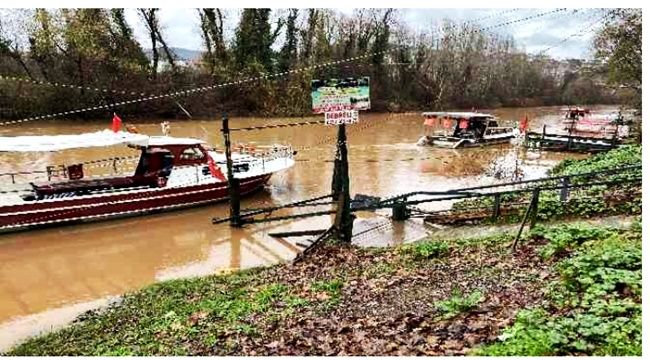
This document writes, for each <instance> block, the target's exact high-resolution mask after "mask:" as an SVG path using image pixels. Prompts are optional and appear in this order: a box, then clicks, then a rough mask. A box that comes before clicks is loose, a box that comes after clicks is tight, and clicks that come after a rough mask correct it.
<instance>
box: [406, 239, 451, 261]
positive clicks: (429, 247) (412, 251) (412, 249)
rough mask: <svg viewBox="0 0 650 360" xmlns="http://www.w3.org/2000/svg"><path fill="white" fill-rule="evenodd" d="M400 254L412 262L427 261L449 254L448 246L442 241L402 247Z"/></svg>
mask: <svg viewBox="0 0 650 360" xmlns="http://www.w3.org/2000/svg"><path fill="white" fill-rule="evenodd" d="M400 252H401V253H402V254H406V255H408V256H410V257H411V258H412V259H413V260H427V259H432V258H440V257H443V256H445V255H447V254H449V245H448V244H447V243H446V242H443V241H420V242H416V243H414V244H408V245H404V246H402V247H401V248H400Z"/></svg>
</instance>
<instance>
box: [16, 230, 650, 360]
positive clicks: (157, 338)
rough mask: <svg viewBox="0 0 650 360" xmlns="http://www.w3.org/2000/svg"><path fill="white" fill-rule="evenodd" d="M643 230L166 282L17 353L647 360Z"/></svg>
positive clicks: (407, 250)
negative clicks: (643, 357)
mask: <svg viewBox="0 0 650 360" xmlns="http://www.w3.org/2000/svg"><path fill="white" fill-rule="evenodd" d="M640 234H641V230H640V226H634V227H633V228H632V229H628V230H616V229H608V228H603V227H593V226H587V225H561V226H556V227H552V228H548V229H544V228H536V229H534V230H533V231H531V232H530V233H529V234H528V235H527V236H526V238H525V239H524V241H523V242H522V243H521V245H520V246H519V247H518V249H517V250H516V251H515V252H514V253H513V252H511V250H510V247H509V245H510V242H511V241H512V237H511V236H510V235H497V236H491V237H483V238H473V239H457V240H449V241H424V242H419V243H415V244H411V245H406V246H401V247H397V248H389V249H360V248H357V247H352V246H335V245H325V246H323V247H322V248H319V249H317V250H316V251H315V252H314V253H313V254H312V255H310V256H309V257H307V258H306V259H305V260H303V261H301V262H298V263H294V264H283V265H277V266H274V267H269V268H259V269H252V270H247V271H241V272H237V273H233V274H229V275H221V276H210V277H205V278H197V279H189V280H176V281H167V282H163V283H159V284H156V285H152V286H150V287H147V288H145V289H143V290H141V291H138V292H135V293H131V294H128V295H126V296H125V297H124V299H123V301H122V302H121V303H119V304H116V305H114V306H112V307H109V308H107V309H104V310H101V311H95V312H90V313H87V314H85V315H84V316H82V317H81V318H80V319H79V320H78V321H76V322H75V323H74V324H73V325H71V326H70V327H68V328H65V329H63V330H60V331H57V332H53V333H50V334H47V335H44V336H41V337H38V338H34V339H31V340H28V341H27V342H25V343H23V344H21V345H19V346H18V347H16V348H15V349H13V350H12V351H11V352H10V353H9V355H80V354H84V355H100V354H101V355H127V354H138V355H153V354H197V355H226V354H233V355H276V354H281V355H292V354H305V355H314V354H320V355H326V354H367V355H370V354H391V355H397V354H401V355H415V354H427V355H442V354H447V355H451V354H468V353H479V354H487V355H501V354H522V355H525V354H531V355H556V354H557V355H560V354H640V346H641V340H640V331H641V325H640V316H641V310H640V304H641V296H640V291H641V282H640V278H641V236H640Z"/></svg>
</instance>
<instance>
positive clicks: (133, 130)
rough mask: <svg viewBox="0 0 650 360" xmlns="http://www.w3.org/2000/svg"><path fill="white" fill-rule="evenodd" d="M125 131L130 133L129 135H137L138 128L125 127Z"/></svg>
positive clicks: (132, 126)
mask: <svg viewBox="0 0 650 360" xmlns="http://www.w3.org/2000/svg"><path fill="white" fill-rule="evenodd" d="M126 131H127V132H130V133H131V134H137V133H138V128H137V127H135V125H127V126H126Z"/></svg>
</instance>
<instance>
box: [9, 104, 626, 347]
mask: <svg viewBox="0 0 650 360" xmlns="http://www.w3.org/2000/svg"><path fill="white" fill-rule="evenodd" d="M599 109H600V110H607V111H613V110H615V107H600V108H599ZM491 112H492V113H494V114H496V115H497V116H498V117H499V118H500V119H501V120H502V122H504V123H508V121H510V123H511V124H514V122H515V121H518V120H519V119H520V118H521V117H523V116H525V115H526V114H528V116H529V119H530V122H531V128H539V127H541V126H542V125H543V124H557V123H559V120H560V116H561V113H560V111H559V107H546V108H527V109H497V110H494V111H491ZM309 119H311V120H315V119H319V117H314V118H309ZM123 120H124V122H125V123H129V120H128V118H124V119H123ZM296 120H297V119H268V118H234V119H231V127H243V126H252V125H261V124H269V123H283V122H289V121H296ZM422 120H423V119H422V117H421V116H420V115H419V113H410V114H361V122H360V124H356V125H352V126H349V127H348V140H349V162H350V176H351V190H352V194H353V196H354V194H367V195H375V196H382V197H383V196H389V195H396V194H400V193H404V192H408V191H414V190H444V189H451V188H458V187H464V186H470V185H474V184H477V183H495V182H499V181H507V180H511V178H509V176H510V175H509V172H510V173H511V172H512V171H513V169H514V168H513V167H512V166H510V165H512V164H515V167H516V168H517V169H519V170H523V173H524V176H525V177H526V178H532V177H540V176H543V175H544V173H545V171H546V170H547V169H548V168H549V167H550V166H552V165H553V164H555V163H557V162H558V161H560V160H561V159H563V158H565V157H568V156H571V155H568V154H562V153H548V154H547V153H542V154H532V155H531V154H528V155H526V154H525V152H518V151H516V150H515V148H514V147H513V146H510V145H502V146H494V147H488V148H483V149H459V150H447V149H437V148H432V147H418V146H416V145H415V142H416V141H417V140H418V138H419V137H420V136H421V135H422V133H423V126H422ZM109 126H110V119H107V120H105V121H103V122H99V121H98V122H93V123H82V122H79V121H63V120H58V121H47V122H42V123H29V124H24V125H22V126H15V127H6V128H3V127H0V135H3V136H8V135H44V134H64V133H65V134H74V133H81V132H89V131H96V130H101V129H103V128H107V127H109ZM135 126H137V128H138V130H139V132H141V133H145V134H150V135H159V134H160V125H159V122H157V121H151V122H149V123H146V124H135ZM220 126H221V123H220V121H218V120H217V119H210V120H207V119H206V120H177V121H172V122H171V135H172V136H186V137H195V138H200V139H204V140H206V141H207V142H208V143H209V144H210V145H216V146H217V147H220V146H221V145H222V144H223V141H222V138H221V137H220V136H221V135H220V133H219V129H220ZM334 137H335V128H334V127H326V126H324V125H313V126H304V127H291V128H278V129H270V130H265V131H255V132H237V133H235V134H234V135H233V141H234V142H235V143H238V142H242V143H253V144H259V145H265V144H272V143H282V144H288V145H292V146H293V147H294V148H295V149H296V150H298V154H297V155H296V159H297V162H296V165H295V167H293V168H292V169H289V170H287V171H285V172H283V173H278V174H275V175H274V176H273V177H272V179H271V181H270V183H269V184H268V186H267V187H266V188H265V189H264V190H262V191H260V192H258V193H256V194H254V195H252V196H249V197H247V198H246V199H245V200H244V201H243V203H242V207H243V208H246V207H253V206H256V207H258V206H268V205H272V204H282V203H287V202H291V201H297V200H300V199H305V198H309V197H314V196H318V195H323V194H327V193H328V192H329V187H330V183H331V171H332V166H333V164H332V163H331V162H330V161H331V160H332V159H333V156H334V141H333V140H334ZM132 154H133V150H129V149H128V148H124V149H123V148H94V149H84V150H69V151H64V152H61V153H45V154H43V153H22V154H9V153H0V173H4V172H10V171H24V170H44V168H45V166H46V165H50V164H61V163H68V164H70V163H74V162H78V161H87V160H92V159H99V158H106V157H111V156H122V155H132ZM504 164H505V165H504ZM508 164H510V165H508ZM504 168H506V169H505V170H504ZM496 175H498V176H496ZM0 181H4V182H6V181H10V180H9V179H7V178H0ZM301 211H304V210H301ZM227 213H228V206H227V204H217V205H212V206H207V207H201V208H195V209H190V210H182V211H177V212H170V213H163V214H156V215H149V216H143V217H136V218H128V219H121V220H112V221H105V222H98V223H89V224H81V225H71V226H64V227H57V228H49V229H42V230H36V231H29V232H21V233H13V234H0V349H3V348H5V349H6V348H7V347H8V346H10V344H12V343H15V342H16V341H19V340H20V339H23V338H25V337H26V336H29V335H33V334H35V333H37V332H39V331H41V330H47V329H50V328H51V327H55V326H59V325H60V324H62V323H65V322H67V321H70V320H71V319H73V318H74V316H76V315H77V314H78V313H80V312H83V311H85V310H88V309H90V308H93V307H97V306H101V305H103V304H105V303H106V302H107V301H108V300H107V299H111V297H113V296H117V295H120V294H123V293H125V292H128V291H132V290H136V289H139V288H141V287H143V286H146V285H148V284H151V283H154V282H157V281H162V280H168V279H176V278H183V277H191V276H201V275H206V274H214V273H219V272H223V271H230V270H232V269H238V268H247V267H253V266H260V265H270V264H274V263H277V262H281V261H286V260H289V259H291V258H293V257H294V256H295V255H296V254H297V253H298V252H299V251H300V248H299V247H298V246H296V241H295V240H278V239H275V238H272V237H270V236H268V233H269V232H274V231H289V230H297V229H313V228H323V227H326V226H327V225H328V223H329V221H330V220H331V219H330V218H329V217H321V218H317V219H305V220H300V221H293V222H281V223H268V224H259V225H247V226H246V227H245V228H243V229H234V228H231V227H229V226H228V225H225V224H224V225H212V224H211V218H213V217H222V216H227ZM386 216H387V213H380V214H371V213H364V214H360V218H362V219H361V220H360V221H361V225H360V226H361V227H363V225H364V224H363V222H364V221H365V222H366V226H369V225H368V224H372V223H373V221H374V222H378V221H388V220H387V219H386ZM388 225H389V226H388V227H387V230H386V231H382V232H381V233H380V234H376V235H377V236H361V237H360V238H358V239H356V240H355V241H357V242H359V243H361V244H368V245H380V244H386V243H399V242H404V241H411V240H413V239H416V238H419V237H422V236H424V235H426V229H425V228H424V227H423V226H421V225H420V224H418V223H417V221H408V222H406V223H401V224H388ZM356 232H358V229H357V228H356V224H355V233H356Z"/></svg>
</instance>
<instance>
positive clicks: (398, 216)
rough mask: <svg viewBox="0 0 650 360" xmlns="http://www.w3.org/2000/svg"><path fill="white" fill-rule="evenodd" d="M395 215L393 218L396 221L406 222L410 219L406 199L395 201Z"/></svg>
mask: <svg viewBox="0 0 650 360" xmlns="http://www.w3.org/2000/svg"><path fill="white" fill-rule="evenodd" d="M392 210H393V213H392V215H391V218H392V219H393V220H395V221H405V220H408V218H409V217H410V214H409V210H408V207H407V206H406V198H405V197H404V198H400V199H397V200H395V202H394V203H393V206H392Z"/></svg>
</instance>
